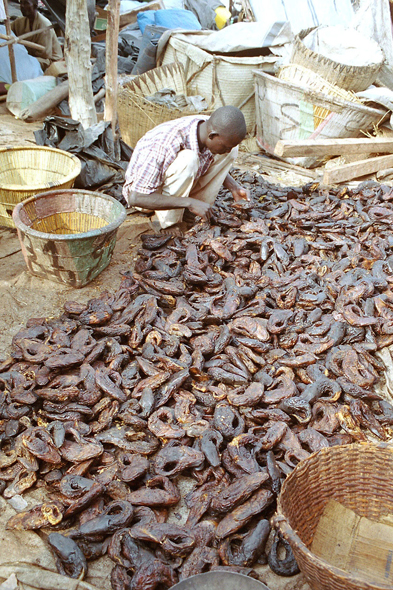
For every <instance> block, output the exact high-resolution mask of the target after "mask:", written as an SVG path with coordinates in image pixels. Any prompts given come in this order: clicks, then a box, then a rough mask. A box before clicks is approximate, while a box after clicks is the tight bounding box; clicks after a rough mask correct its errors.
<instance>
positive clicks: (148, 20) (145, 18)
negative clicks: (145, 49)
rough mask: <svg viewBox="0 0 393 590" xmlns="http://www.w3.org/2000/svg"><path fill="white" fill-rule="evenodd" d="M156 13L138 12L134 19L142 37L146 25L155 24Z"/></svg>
mask: <svg viewBox="0 0 393 590" xmlns="http://www.w3.org/2000/svg"><path fill="white" fill-rule="evenodd" d="M156 12H157V11H156V10H144V11H143V12H138V14H137V17H136V18H137V21H138V25H139V28H140V30H141V33H142V35H143V33H144V32H145V27H146V25H155V24H156V23H155V14H156Z"/></svg>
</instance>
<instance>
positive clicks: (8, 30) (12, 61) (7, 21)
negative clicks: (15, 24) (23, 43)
mask: <svg viewBox="0 0 393 590" xmlns="http://www.w3.org/2000/svg"><path fill="white" fill-rule="evenodd" d="M3 4H4V12H5V30H6V33H7V35H8V36H9V37H12V35H11V33H12V31H11V24H10V16H9V13H8V0H3ZM8 55H9V57H10V67H11V78H12V83H14V82H17V81H18V77H17V75H16V66H15V55H14V48H13V46H12V45H9V46H8Z"/></svg>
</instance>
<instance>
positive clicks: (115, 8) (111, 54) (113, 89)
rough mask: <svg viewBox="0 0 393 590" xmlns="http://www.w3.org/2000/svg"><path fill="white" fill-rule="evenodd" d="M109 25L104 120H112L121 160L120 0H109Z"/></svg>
mask: <svg viewBox="0 0 393 590" xmlns="http://www.w3.org/2000/svg"><path fill="white" fill-rule="evenodd" d="M108 8H109V10H108V11H107V12H108V27H107V35H106V53H105V69H106V73H105V88H106V94H105V112H104V120H105V121H110V123H111V128H112V137H113V154H110V155H111V156H112V157H113V158H114V159H115V160H117V161H119V160H120V144H119V133H118V131H117V86H118V82H117V54H118V43H119V41H118V37H119V17H120V0H109V4H108Z"/></svg>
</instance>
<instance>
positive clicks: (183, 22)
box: [155, 8, 202, 31]
mask: <svg viewBox="0 0 393 590" xmlns="http://www.w3.org/2000/svg"><path fill="white" fill-rule="evenodd" d="M155 24H156V25H157V26H160V27H166V28H167V29H186V30H188V31H200V30H201V29H202V27H201V24H200V22H199V21H198V19H197V17H196V16H195V14H194V13H193V12H191V10H184V9H176V8H172V9H164V10H156V11H155Z"/></svg>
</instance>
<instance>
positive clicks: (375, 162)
mask: <svg viewBox="0 0 393 590" xmlns="http://www.w3.org/2000/svg"><path fill="white" fill-rule="evenodd" d="M392 166H393V155H389V156H378V157H376V158H369V159H368V160H360V161H358V162H352V163H351V164H344V165H343V166H338V167H337V168H332V169H331V170H325V172H324V174H323V183H324V184H327V185H329V184H339V183H340V182H346V181H347V180H352V179H353V178H359V177H360V176H366V174H373V173H374V172H377V171H378V170H383V169H384V168H391V167H392Z"/></svg>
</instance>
